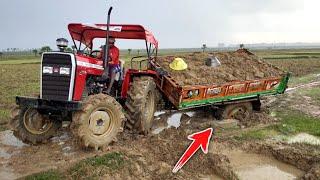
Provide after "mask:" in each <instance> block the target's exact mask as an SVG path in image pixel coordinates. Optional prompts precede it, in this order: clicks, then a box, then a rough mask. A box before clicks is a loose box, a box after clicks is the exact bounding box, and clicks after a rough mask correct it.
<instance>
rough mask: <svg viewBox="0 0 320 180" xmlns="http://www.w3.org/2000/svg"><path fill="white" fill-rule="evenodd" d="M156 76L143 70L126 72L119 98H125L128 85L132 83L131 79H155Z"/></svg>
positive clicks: (152, 72)
mask: <svg viewBox="0 0 320 180" xmlns="http://www.w3.org/2000/svg"><path fill="white" fill-rule="evenodd" d="M156 74H157V72H156V71H153V70H145V71H139V70H134V69H129V70H127V71H126V73H125V76H124V79H123V83H122V89H121V98H122V99H125V98H127V93H128V91H129V89H130V83H131V82H132V80H133V77H139V76H151V77H155V76H156Z"/></svg>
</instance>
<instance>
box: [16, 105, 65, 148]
mask: <svg viewBox="0 0 320 180" xmlns="http://www.w3.org/2000/svg"><path fill="white" fill-rule="evenodd" d="M11 116H12V117H11V121H10V126H11V129H12V130H13V135H14V136H15V137H17V138H18V139H20V140H22V141H23V142H24V143H28V144H34V145H35V144H39V143H45V142H47V141H48V139H50V138H51V137H53V136H54V135H55V134H56V132H57V130H58V129H59V128H60V127H61V121H53V120H50V119H49V118H48V117H46V116H44V115H41V114H40V113H39V112H38V111H37V110H36V109H34V108H28V107H23V108H21V109H20V108H18V107H15V108H14V109H13V110H12V111H11Z"/></svg>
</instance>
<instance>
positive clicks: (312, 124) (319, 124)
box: [275, 110, 320, 136]
mask: <svg viewBox="0 0 320 180" xmlns="http://www.w3.org/2000/svg"><path fill="white" fill-rule="evenodd" d="M277 115H278V117H279V118H281V123H280V124H278V125H277V126H276V127H275V129H276V130H277V131H279V132H281V133H282V134H284V135H293V134H297V133H302V132H304V133H308V134H311V135H314V136H320V119H319V118H315V117H311V116H309V115H306V114H303V113H301V112H298V111H291V110H287V111H281V112H278V113H277Z"/></svg>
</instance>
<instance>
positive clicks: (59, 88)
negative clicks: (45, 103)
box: [41, 53, 75, 101]
mask: <svg viewBox="0 0 320 180" xmlns="http://www.w3.org/2000/svg"><path fill="white" fill-rule="evenodd" d="M71 56H73V55H71V54H62V53H46V54H44V55H43V59H42V86H41V92H42V98H43V99H47V100H61V101H68V100H71V99H69V96H70V94H71V95H72V94H73V87H72V86H71V83H72V82H73V81H74V77H72V72H73V71H74V70H73V68H75V67H72V58H71ZM48 68H49V69H51V68H52V69H51V71H49V72H48V71H46V69H48ZM61 68H69V70H70V71H69V74H65V73H64V74H61V73H62V72H60V71H61ZM71 98H72V96H71Z"/></svg>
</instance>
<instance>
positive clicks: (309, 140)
mask: <svg viewBox="0 0 320 180" xmlns="http://www.w3.org/2000/svg"><path fill="white" fill-rule="evenodd" d="M287 142H288V143H289V144H293V143H305V144H311V145H320V139H319V138H317V137H315V136H312V135H310V134H307V133H301V134H297V135H296V136H293V137H290V138H289V139H288V141H287Z"/></svg>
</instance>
